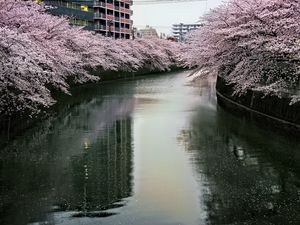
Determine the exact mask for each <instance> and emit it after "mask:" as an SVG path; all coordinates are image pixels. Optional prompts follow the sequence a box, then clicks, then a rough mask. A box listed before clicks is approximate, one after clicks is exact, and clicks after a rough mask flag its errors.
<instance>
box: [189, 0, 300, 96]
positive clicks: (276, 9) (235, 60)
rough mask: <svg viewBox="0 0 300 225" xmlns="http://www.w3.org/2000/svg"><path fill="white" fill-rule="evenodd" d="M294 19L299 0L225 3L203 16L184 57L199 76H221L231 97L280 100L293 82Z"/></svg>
mask: <svg viewBox="0 0 300 225" xmlns="http://www.w3.org/2000/svg"><path fill="white" fill-rule="evenodd" d="M299 21H300V1H299V0H229V1H228V2H227V3H223V5H221V6H219V7H218V8H216V9H213V10H211V11H210V12H209V13H208V14H207V15H205V16H204V17H203V22H204V26H203V27H201V28H200V29H199V30H197V31H195V32H194V33H192V34H191V36H190V37H189V45H188V47H187V49H186V52H187V54H185V59H186V60H187V61H188V66H190V67H197V68H198V70H201V72H202V74H211V75H219V76H222V77H224V78H225V79H226V81H227V82H228V83H230V84H234V85H235V94H243V93H245V92H247V90H249V89H252V90H260V91H263V92H265V93H266V94H275V95H278V96H281V95H282V94H283V93H286V92H290V91H291V90H292V89H293V88H295V87H297V86H298V84H299V72H300V67H299V66H300V60H299V59H300V55H299V53H300V51H299V50H300V26H299ZM294 97H295V98H296V96H294Z"/></svg>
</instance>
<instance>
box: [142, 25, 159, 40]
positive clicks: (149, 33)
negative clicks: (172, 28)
mask: <svg viewBox="0 0 300 225" xmlns="http://www.w3.org/2000/svg"><path fill="white" fill-rule="evenodd" d="M138 32H139V36H140V37H143V38H158V34H157V31H156V29H155V28H153V27H150V26H148V25H147V26H146V27H145V28H144V29H140V30H139V31H138Z"/></svg>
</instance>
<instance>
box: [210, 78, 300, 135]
mask: <svg viewBox="0 0 300 225" xmlns="http://www.w3.org/2000/svg"><path fill="white" fill-rule="evenodd" d="M216 89H217V98H218V104H219V105H220V106H222V107H223V108H226V109H227V110H229V111H232V112H234V113H236V114H239V115H242V116H245V117H248V118H250V119H252V120H254V121H255V122H257V123H258V124H259V125H260V126H264V127H270V128H274V129H275V130H277V131H279V132H281V133H286V134H290V135H294V136H300V102H298V103H295V104H293V105H290V101H291V98H290V97H288V96H287V97H282V98H279V97H277V96H270V95H268V96H264V94H263V93H261V92H259V91H252V90H249V91H248V92H247V93H246V94H245V95H243V96H236V95H232V94H233V92H234V89H233V85H228V84H227V83H226V81H225V80H224V79H223V78H221V77H218V79H217V84H216Z"/></svg>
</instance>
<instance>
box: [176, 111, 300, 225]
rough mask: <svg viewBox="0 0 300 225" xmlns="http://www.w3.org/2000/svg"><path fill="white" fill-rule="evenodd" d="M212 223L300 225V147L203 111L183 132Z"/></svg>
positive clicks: (241, 122)
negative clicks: (299, 224)
mask: <svg viewBox="0 0 300 225" xmlns="http://www.w3.org/2000/svg"><path fill="white" fill-rule="evenodd" d="M181 139H182V140H185V142H186V143H187V147H186V148H187V151H189V152H190V153H191V157H192V162H193V163H194V164H195V165H196V170H197V174H198V176H199V180H200V184H201V185H200V186H201V188H202V189H203V190H202V191H203V193H204V194H203V196H201V202H202V204H204V205H205V207H206V211H207V215H208V216H207V223H208V224H297V222H299V221H300V217H299V211H300V205H299V201H300V193H299V184H300V167H299V163H298V162H299V159H300V153H299V149H300V146H299V143H297V142H296V141H293V140H287V139H285V138H284V137H280V136H278V135H276V134H274V133H272V132H267V131H264V130H260V129H259V128H258V127H256V126H254V125H251V123H249V122H248V121H245V120H243V119H238V118H235V117H233V116H232V115H230V114H228V113H227V112H225V111H223V110H222V109H221V108H218V109H217V111H215V110H214V109H209V108H204V107H201V109H200V110H198V113H197V114H196V115H195V116H194V118H193V120H192V121H191V125H190V129H187V130H185V131H183V132H182V135H181Z"/></svg>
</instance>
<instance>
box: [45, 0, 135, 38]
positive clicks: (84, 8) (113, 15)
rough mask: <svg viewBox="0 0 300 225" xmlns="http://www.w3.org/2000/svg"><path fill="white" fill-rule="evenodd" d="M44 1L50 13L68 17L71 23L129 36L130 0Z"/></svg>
mask: <svg viewBox="0 0 300 225" xmlns="http://www.w3.org/2000/svg"><path fill="white" fill-rule="evenodd" d="M44 3H45V7H46V8H47V10H48V11H49V12H50V13H52V14H53V15H65V16H67V17H69V19H70V23H71V24H73V25H78V26H83V27H84V28H85V29H87V30H94V31H95V32H97V33H100V34H102V35H105V36H108V37H113V38H116V39H117V38H123V39H130V37H131V33H132V20H131V16H132V10H131V9H130V8H131V5H132V1H131V0H45V1H44Z"/></svg>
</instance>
